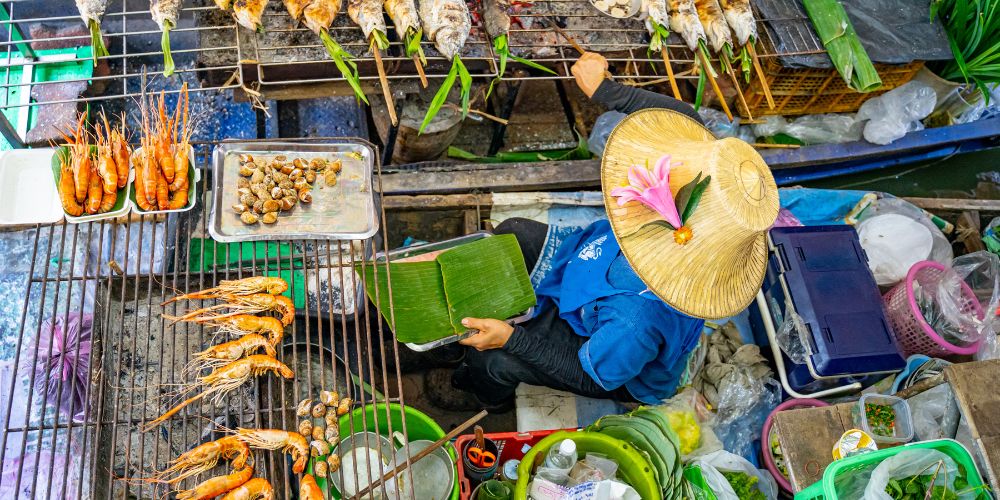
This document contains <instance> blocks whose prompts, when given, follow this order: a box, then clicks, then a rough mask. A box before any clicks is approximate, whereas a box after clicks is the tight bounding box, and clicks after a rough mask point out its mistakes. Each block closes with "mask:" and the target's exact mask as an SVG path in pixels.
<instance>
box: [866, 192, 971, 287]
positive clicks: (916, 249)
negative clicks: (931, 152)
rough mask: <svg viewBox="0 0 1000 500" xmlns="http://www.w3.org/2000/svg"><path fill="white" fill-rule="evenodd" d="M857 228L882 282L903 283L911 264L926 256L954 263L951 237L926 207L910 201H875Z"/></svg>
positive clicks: (946, 263)
mask: <svg viewBox="0 0 1000 500" xmlns="http://www.w3.org/2000/svg"><path fill="white" fill-rule="evenodd" d="M890 216H891V217H890ZM900 216H902V217H900ZM904 217H905V219H903V218H904ZM906 219H909V220H906ZM917 225H919V226H920V227H922V228H924V229H925V230H926V231H924V230H921V229H920V228H919V227H918V226H917ZM857 230H858V239H859V240H860V242H861V247H862V248H864V250H865V254H867V255H868V268H869V269H871V271H872V274H873V275H874V277H875V282H876V283H878V284H879V285H880V286H892V285H895V284H896V283H899V282H900V281H902V280H903V278H905V277H906V273H907V272H908V271H909V270H910V267H911V266H913V264H916V263H917V262H920V261H922V260H933V261H935V262H939V263H941V264H944V265H950V263H951V259H952V256H953V253H952V249H951V244H950V243H948V238H947V237H945V235H944V233H942V232H941V230H940V229H938V227H937V226H935V225H934V223H933V222H931V220H930V219H929V218H928V217H927V215H926V214H925V213H924V211H923V210H921V209H919V208H917V207H916V206H914V205H913V204H912V203H910V202H908V201H905V200H901V199H899V198H880V199H878V200H876V201H874V202H873V203H872V204H871V206H869V207H868V208H866V209H865V211H864V212H862V213H861V215H860V217H859V222H858V224H857ZM928 237H929V241H928Z"/></svg>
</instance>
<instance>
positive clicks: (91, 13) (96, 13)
mask: <svg viewBox="0 0 1000 500" xmlns="http://www.w3.org/2000/svg"><path fill="white" fill-rule="evenodd" d="M107 8H108V0H76V9H77V10H78V11H80V19H83V22H85V23H87V28H88V29H89V30H90V45H91V47H93V51H94V63H95V64H96V63H97V58H98V57H107V56H108V55H109V54H108V48H107V47H106V46H105V45H104V35H103V34H102V33H101V18H102V17H104V11H105V10H107Z"/></svg>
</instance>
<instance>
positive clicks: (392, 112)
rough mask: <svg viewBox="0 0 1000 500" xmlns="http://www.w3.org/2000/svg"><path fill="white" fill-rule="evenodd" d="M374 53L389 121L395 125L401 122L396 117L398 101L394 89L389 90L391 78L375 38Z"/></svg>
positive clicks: (373, 43) (373, 42)
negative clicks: (393, 97) (393, 95)
mask: <svg viewBox="0 0 1000 500" xmlns="http://www.w3.org/2000/svg"><path fill="white" fill-rule="evenodd" d="M372 54H373V55H374V56H375V67H376V68H378V81H379V83H380V84H381V85H382V97H384V98H385V105H386V108H388V109H389V121H391V122H392V125H393V126H396V125H398V124H399V118H398V117H396V103H395V101H393V99H392V91H391V90H389V78H388V77H386V76H385V66H383V65H382V52H381V51H380V50H379V48H378V44H376V43H375V41H374V40H372ZM417 66H419V64H418V65H417Z"/></svg>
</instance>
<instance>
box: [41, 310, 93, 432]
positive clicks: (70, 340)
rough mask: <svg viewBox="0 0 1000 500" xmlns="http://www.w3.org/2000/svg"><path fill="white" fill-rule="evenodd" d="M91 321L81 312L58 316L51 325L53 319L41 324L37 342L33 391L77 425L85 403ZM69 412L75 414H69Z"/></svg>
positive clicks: (87, 315) (81, 418) (89, 316)
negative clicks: (39, 392)
mask: <svg viewBox="0 0 1000 500" xmlns="http://www.w3.org/2000/svg"><path fill="white" fill-rule="evenodd" d="M93 319H94V317H93V315H91V314H84V313H69V314H68V315H64V314H57V315H56V317H55V323H54V324H53V321H52V318H49V319H46V320H45V321H44V322H43V323H42V329H41V331H40V332H39V334H38V340H37V343H38V351H37V352H38V360H37V362H36V363H35V389H36V390H38V391H42V392H44V393H46V394H47V395H48V400H49V401H50V402H52V403H54V404H55V405H56V406H57V407H58V408H59V411H60V412H61V413H62V414H64V415H68V416H70V417H72V418H73V420H74V421H77V422H82V421H83V413H84V405H86V404H87V374H88V373H90V348H91V340H90V339H91V331H92V329H93ZM46 373H48V375H47V376H46ZM74 379H75V381H74ZM60 384H61V385H62V389H61V390H60ZM70 411H73V412H74V413H75V414H74V415H69V412H70Z"/></svg>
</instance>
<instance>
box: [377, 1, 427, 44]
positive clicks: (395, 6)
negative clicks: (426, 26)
mask: <svg viewBox="0 0 1000 500" xmlns="http://www.w3.org/2000/svg"><path fill="white" fill-rule="evenodd" d="M385 11H386V12H388V13H389V19H392V25H393V26H395V27H396V32H398V33H399V37H400V38H402V37H403V36H405V35H406V33H408V32H416V31H417V30H419V29H420V17H419V16H418V15H417V4H416V3H415V2H414V1H413V0H385Z"/></svg>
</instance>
